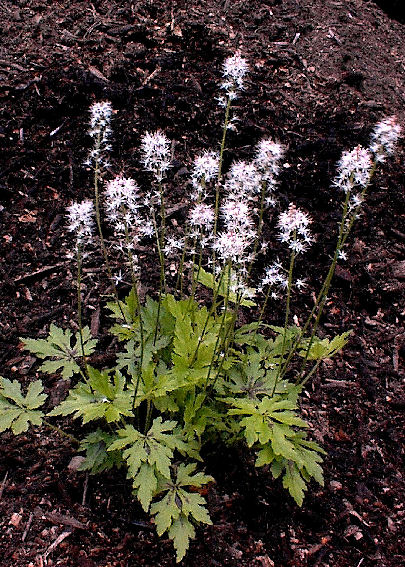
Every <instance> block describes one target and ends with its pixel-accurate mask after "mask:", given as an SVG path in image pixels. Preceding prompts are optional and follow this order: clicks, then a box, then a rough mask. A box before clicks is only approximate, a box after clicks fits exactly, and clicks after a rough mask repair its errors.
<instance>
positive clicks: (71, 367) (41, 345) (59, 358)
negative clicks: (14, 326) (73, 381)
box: [20, 324, 97, 379]
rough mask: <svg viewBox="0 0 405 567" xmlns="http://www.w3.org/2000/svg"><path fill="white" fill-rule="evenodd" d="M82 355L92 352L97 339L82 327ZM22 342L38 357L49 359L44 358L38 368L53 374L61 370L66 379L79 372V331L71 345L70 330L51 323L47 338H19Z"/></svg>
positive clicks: (80, 354)
mask: <svg viewBox="0 0 405 567" xmlns="http://www.w3.org/2000/svg"><path fill="white" fill-rule="evenodd" d="M82 337H83V348H84V356H89V355H90V354H92V353H93V352H94V350H95V348H96V345H97V340H96V339H92V338H91V334H90V329H89V328H88V327H84V329H83V331H82ZM20 340H21V341H22V342H23V343H24V348H25V349H26V350H29V351H30V352H32V353H33V354H35V355H36V356H37V357H38V358H43V359H48V358H49V359H51V360H45V362H44V363H43V364H42V366H41V368H40V370H41V371H42V372H47V373H48V374H53V373H55V372H57V371H58V370H60V369H61V370H62V378H64V379H68V378H71V377H72V376H73V374H78V373H79V372H80V366H79V365H78V364H77V362H76V361H77V360H79V359H80V358H81V357H82V354H83V353H82V350H81V340H80V333H79V332H77V333H76V335H75V339H74V343H73V345H72V332H71V331H70V330H69V329H66V330H65V331H64V330H63V329H60V328H59V327H56V325H53V324H52V325H51V326H50V329H49V335H48V338H47V339H23V338H21V339H20Z"/></svg>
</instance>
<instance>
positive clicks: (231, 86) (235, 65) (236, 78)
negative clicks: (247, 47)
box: [221, 51, 249, 99]
mask: <svg viewBox="0 0 405 567" xmlns="http://www.w3.org/2000/svg"><path fill="white" fill-rule="evenodd" d="M248 71H249V65H248V63H247V61H246V59H245V58H244V57H241V54H240V52H239V51H237V52H236V53H235V55H233V56H232V57H228V58H227V59H225V62H224V67H223V76H224V79H225V80H224V82H223V83H222V85H221V86H222V88H223V89H224V90H225V91H226V92H227V94H228V96H229V97H230V98H231V99H232V98H235V97H236V91H237V90H243V88H244V79H245V76H246V75H247V73H248Z"/></svg>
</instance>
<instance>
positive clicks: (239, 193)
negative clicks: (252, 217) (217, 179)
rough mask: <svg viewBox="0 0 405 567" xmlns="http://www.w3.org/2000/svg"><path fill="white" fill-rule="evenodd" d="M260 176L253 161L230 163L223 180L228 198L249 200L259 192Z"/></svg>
mask: <svg viewBox="0 0 405 567" xmlns="http://www.w3.org/2000/svg"><path fill="white" fill-rule="evenodd" d="M261 182H262V177H261V174H260V173H259V171H258V169H257V167H256V165H255V164H254V163H247V162H245V161H238V162H236V163H234V164H232V166H231V169H230V170H229V173H228V178H227V180H226V182H225V191H226V192H227V193H228V199H234V200H250V199H252V198H253V197H254V196H255V195H257V194H259V193H260V189H261Z"/></svg>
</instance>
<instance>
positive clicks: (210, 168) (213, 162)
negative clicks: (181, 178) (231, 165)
mask: <svg viewBox="0 0 405 567" xmlns="http://www.w3.org/2000/svg"><path fill="white" fill-rule="evenodd" d="M218 171H219V154H218V153H217V152H213V151H205V152H203V153H202V154H201V155H200V156H197V157H196V158H195V160H194V165H193V173H192V176H191V181H192V183H193V187H194V188H195V191H194V192H193V193H192V194H191V199H192V200H193V201H201V200H203V199H204V198H205V196H206V195H205V189H206V184H207V183H210V182H211V181H215V180H216V179H217V178H218Z"/></svg>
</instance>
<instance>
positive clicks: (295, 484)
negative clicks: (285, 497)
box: [283, 462, 307, 506]
mask: <svg viewBox="0 0 405 567" xmlns="http://www.w3.org/2000/svg"><path fill="white" fill-rule="evenodd" d="M283 486H284V488H286V489H287V490H288V492H289V493H290V494H291V496H292V497H293V498H294V500H295V501H296V503H297V504H298V506H302V503H303V501H304V492H305V490H306V488H307V486H306V484H305V481H304V479H303V478H302V476H301V474H300V471H299V470H298V467H297V465H296V464H295V463H292V462H288V464H287V466H286V469H285V475H284V477H283Z"/></svg>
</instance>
